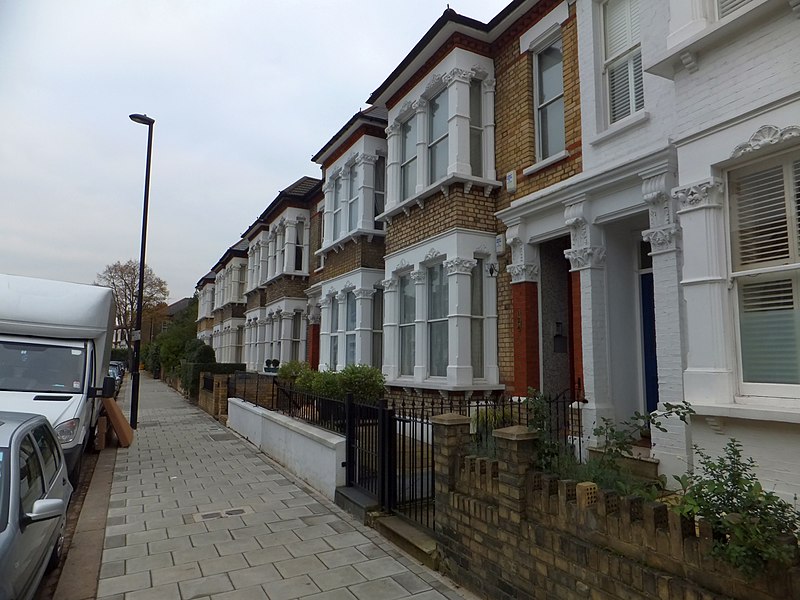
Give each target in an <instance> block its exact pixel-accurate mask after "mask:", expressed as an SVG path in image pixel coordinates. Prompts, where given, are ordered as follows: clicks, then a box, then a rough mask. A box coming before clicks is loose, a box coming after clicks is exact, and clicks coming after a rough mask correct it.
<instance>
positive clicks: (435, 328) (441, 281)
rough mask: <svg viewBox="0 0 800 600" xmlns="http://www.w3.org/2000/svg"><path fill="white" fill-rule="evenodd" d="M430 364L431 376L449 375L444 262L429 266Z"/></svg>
mask: <svg viewBox="0 0 800 600" xmlns="http://www.w3.org/2000/svg"><path fill="white" fill-rule="evenodd" d="M427 281H428V344H429V354H428V366H429V375H430V376H431V377H446V376H447V362H448V356H447V340H448V332H447V329H448V319H447V314H448V302H449V298H448V290H447V274H446V273H445V269H444V264H443V263H439V264H438V265H435V266H433V267H428V276H427Z"/></svg>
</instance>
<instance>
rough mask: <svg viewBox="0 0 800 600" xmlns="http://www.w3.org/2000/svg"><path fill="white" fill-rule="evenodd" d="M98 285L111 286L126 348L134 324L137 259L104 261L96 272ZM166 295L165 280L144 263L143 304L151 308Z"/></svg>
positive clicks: (131, 343)
mask: <svg viewBox="0 0 800 600" xmlns="http://www.w3.org/2000/svg"><path fill="white" fill-rule="evenodd" d="M95 283H96V284H97V285H103V286H106V287H110V288H111V290H112V291H113V292H114V302H115V303H116V306H117V315H116V320H117V326H118V327H121V329H122V339H123V341H124V342H125V344H126V345H127V346H128V348H132V347H133V340H132V336H133V328H134V326H135V325H136V299H137V294H138V291H139V261H136V260H129V261H127V262H124V263H123V262H120V261H117V262H115V263H113V264H110V265H107V266H106V268H105V269H104V270H103V272H102V273H98V274H97V281H95ZM168 296H169V290H168V289H167V282H166V281H164V280H163V279H161V278H160V277H158V276H157V275H156V274H155V273H154V272H153V269H151V268H150V267H149V266H148V265H145V267H144V291H143V294H142V308H143V312H144V311H145V310H151V309H154V308H155V307H156V306H157V305H158V304H160V303H162V302H164V301H165V300H166V299H167V297H168Z"/></svg>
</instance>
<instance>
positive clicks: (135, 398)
mask: <svg viewBox="0 0 800 600" xmlns="http://www.w3.org/2000/svg"><path fill="white" fill-rule="evenodd" d="M130 118H131V121H133V122H134V123H139V124H141V125H147V166H146V167H145V171H144V208H143V210H142V246H141V253H140V254H139V289H138V291H137V294H136V329H135V330H134V332H133V365H132V367H133V368H132V369H131V427H132V428H133V429H136V424H137V421H138V417H139V351H140V350H141V345H142V303H143V300H144V297H143V296H144V251H145V245H146V242H147V204H148V201H149V200H150V157H151V156H152V154H153V125H155V122H156V120H155V119H153V118H151V117H148V116H147V115H137V114H133V115H131V116H130Z"/></svg>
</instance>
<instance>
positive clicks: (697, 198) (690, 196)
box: [672, 177, 724, 210]
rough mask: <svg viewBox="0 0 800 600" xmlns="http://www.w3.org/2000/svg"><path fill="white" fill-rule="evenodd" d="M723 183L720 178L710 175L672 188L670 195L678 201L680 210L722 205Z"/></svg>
mask: <svg viewBox="0 0 800 600" xmlns="http://www.w3.org/2000/svg"><path fill="white" fill-rule="evenodd" d="M723 189H724V183H723V181H722V180H721V179H718V178H716V177H712V178H710V179H708V180H706V181H701V182H698V183H693V184H691V185H688V186H686V187H682V188H675V189H674V190H672V197H673V198H675V199H676V200H677V201H678V202H680V205H681V210H689V209H693V208H701V207H705V206H708V207H712V208H718V207H721V206H722V198H721V196H722V191H723Z"/></svg>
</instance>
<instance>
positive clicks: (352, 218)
mask: <svg viewBox="0 0 800 600" xmlns="http://www.w3.org/2000/svg"><path fill="white" fill-rule="evenodd" d="M347 180H348V182H349V185H350V199H349V200H348V202H347V225H348V231H354V230H355V229H358V170H357V169H356V166H355V165H353V166H351V167H350V169H349V174H348V177H347Z"/></svg>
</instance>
